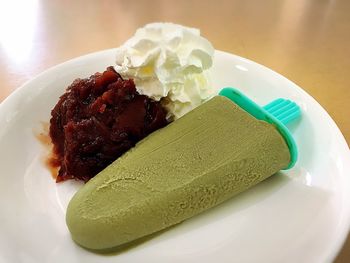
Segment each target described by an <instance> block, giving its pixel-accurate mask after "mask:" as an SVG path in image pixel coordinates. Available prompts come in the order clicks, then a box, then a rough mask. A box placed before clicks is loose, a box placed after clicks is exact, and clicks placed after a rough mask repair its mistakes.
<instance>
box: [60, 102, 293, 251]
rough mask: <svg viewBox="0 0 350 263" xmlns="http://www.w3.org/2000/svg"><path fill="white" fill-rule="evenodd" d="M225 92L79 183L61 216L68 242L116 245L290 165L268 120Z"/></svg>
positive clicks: (285, 147)
mask: <svg viewBox="0 0 350 263" xmlns="http://www.w3.org/2000/svg"><path fill="white" fill-rule="evenodd" d="M227 97H230V96H227ZM227 97H225V96H215V97H214V98H212V99H211V100H209V101H207V102H206V103H204V104H202V105H201V106H199V107H197V108H196V109H194V110H192V111H191V112H189V113H187V114H186V115H185V116H183V117H182V118H180V119H178V120H176V121H175V122H173V123H171V124H169V125H168V126H167V127H165V128H162V129H160V130H158V131H156V132H154V133H152V134H151V135H149V136H147V137H146V138H145V139H143V140H142V141H141V142H139V143H138V144H137V145H136V146H135V147H134V148H132V149H131V150H130V151H128V152H127V153H126V154H124V155H123V156H122V157H121V158H119V159H117V160H116V161H115V162H114V163H112V164H111V165H110V166H108V167H107V168H106V169H105V170H103V171H102V172H100V173H99V174H98V175H97V176H96V177H95V178H93V179H91V180H90V181H89V182H88V183H87V184H86V185H85V186H84V187H82V188H81V189H80V190H79V191H78V192H77V193H76V194H75V196H74V197H73V198H72V200H71V201H70V203H69V206H68V209H67V214H66V222H67V226H68V228H69V230H70V232H71V235H72V238H73V240H75V241H76V243H78V244H79V245H81V246H82V247H85V248H88V249H94V250H102V249H109V248H113V247H117V246H120V245H122V244H125V243H128V242H130V241H133V240H136V239H138V238H141V237H143V236H146V235H150V234H152V233H155V232H157V231H160V230H162V229H165V228H167V227H169V226H172V225H174V224H177V223H179V222H182V221H184V220H186V219H188V218H191V217H192V216H194V215H196V214H199V213H201V212H202V211H204V210H206V209H209V208H211V207H213V206H215V205H217V204H219V203H222V202H223V201H225V200H227V199H229V198H231V197H232V196H234V195H236V194H238V193H240V192H242V191H244V190H246V189H248V188H250V187H252V186H253V185H255V184H257V183H259V182H260V181H262V180H264V179H266V178H267V177H269V176H271V175H272V174H274V173H276V172H277V171H279V170H281V169H284V168H288V167H290V166H291V165H293V162H295V160H293V158H295V154H294V155H293V156H294V157H293V158H292V155H291V151H290V145H289V144H290V143H288V142H287V140H286V139H285V137H284V136H283V135H282V134H281V133H280V131H279V130H278V129H277V128H276V125H275V124H271V123H268V122H266V121H262V120H258V119H257V118H256V117H253V115H251V114H250V113H248V112H247V111H245V110H243V109H242V108H241V107H239V106H238V105H237V104H235V103H234V102H233V101H232V100H230V99H229V98H227Z"/></svg>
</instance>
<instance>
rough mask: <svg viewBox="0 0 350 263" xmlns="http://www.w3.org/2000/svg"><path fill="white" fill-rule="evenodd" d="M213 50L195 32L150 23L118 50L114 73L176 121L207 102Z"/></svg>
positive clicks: (174, 25) (210, 92)
mask: <svg viewBox="0 0 350 263" xmlns="http://www.w3.org/2000/svg"><path fill="white" fill-rule="evenodd" d="M213 54H214V48H213V46H212V45H211V43H210V42H209V41H208V40H207V39H205V38H203V37H202V36H200V31H199V30H198V29H195V28H189V27H184V26H181V25H176V24H172V23H152V24H148V25H146V26H144V27H143V28H140V29H138V30H137V31H136V33H135V35H134V36H133V37H132V38H130V39H129V40H128V41H126V42H125V43H124V44H123V45H122V46H121V47H119V48H118V49H117V56H116V66H115V68H116V71H117V72H118V73H120V74H121V76H122V77H123V78H127V79H128V78H132V79H134V81H135V85H136V88H137V91H138V92H139V93H140V94H144V95H147V96H149V97H151V98H153V99H155V100H157V101H159V100H161V101H162V103H163V104H164V106H165V107H166V108H167V110H168V112H169V113H168V118H169V119H177V118H180V117H181V116H183V115H184V114H186V113H187V112H189V111H190V110H192V109H193V108H195V107H197V106H198V105H200V104H201V103H202V102H203V101H205V100H207V99H208V98H210V97H211V96H212V95H213V94H214V91H213V88H212V85H211V81H210V72H209V69H210V67H211V66H212V63H213V59H212V57H213Z"/></svg>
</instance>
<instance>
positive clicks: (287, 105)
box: [219, 87, 301, 170]
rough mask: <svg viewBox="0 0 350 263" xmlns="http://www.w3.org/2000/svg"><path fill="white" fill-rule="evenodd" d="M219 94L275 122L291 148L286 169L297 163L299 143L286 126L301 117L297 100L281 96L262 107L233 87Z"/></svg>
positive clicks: (264, 119)
mask: <svg viewBox="0 0 350 263" xmlns="http://www.w3.org/2000/svg"><path fill="white" fill-rule="evenodd" d="M219 95H221V96H225V97H227V98H229V99H230V100H231V101H233V102H234V103H236V104H237V105H238V106H239V107H241V108H242V109H244V110H245V111H247V112H248V113H249V114H251V115H252V116H254V117H255V118H257V119H258V120H262V121H266V122H268V123H271V124H273V125H274V126H275V127H276V128H277V130H278V131H279V132H280V134H281V135H282V136H283V138H284V139H285V141H286V143H287V146H288V148H289V152H290V156H291V160H290V163H289V165H288V166H287V167H286V168H285V170H287V169H290V168H292V167H293V166H294V165H295V163H296V161H297V159H298V149H297V145H296V143H295V141H294V138H293V136H292V134H291V133H290V132H289V130H288V128H287V127H286V126H285V125H286V124H287V123H289V122H291V121H293V120H296V119H298V118H300V117H301V111H300V108H299V106H298V105H297V104H296V103H295V102H293V101H291V100H285V99H282V98H280V99H276V100H274V101H272V102H270V103H269V104H267V105H266V106H264V107H260V106H259V105H258V104H256V103H255V102H254V101H252V100H251V99H249V98H248V97H247V96H245V95H244V94H243V93H241V92H240V91H239V90H237V89H234V88H231V87H227V88H224V89H222V90H221V91H220V93H219Z"/></svg>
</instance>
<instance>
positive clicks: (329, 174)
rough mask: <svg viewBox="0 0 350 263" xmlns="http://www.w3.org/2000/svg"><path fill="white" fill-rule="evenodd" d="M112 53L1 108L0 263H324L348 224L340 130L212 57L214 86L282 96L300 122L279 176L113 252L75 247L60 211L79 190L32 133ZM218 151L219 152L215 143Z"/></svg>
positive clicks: (24, 90)
mask: <svg viewBox="0 0 350 263" xmlns="http://www.w3.org/2000/svg"><path fill="white" fill-rule="evenodd" d="M114 54H115V50H114V49H111V50H106V51H101V52H97V53H93V54H89V55H86V56H83V57H79V58H77V59H73V60H71V61H68V62H66V63H63V64H61V65H58V66H56V67H54V68H52V69H49V70H47V71H45V72H44V73H42V74H40V75H39V76H37V77H36V78H34V79H33V80H31V81H29V82H27V83H26V84H25V85H24V86H23V87H21V88H20V89H18V90H16V91H15V92H14V93H13V94H12V95H11V96H9V97H8V98H7V99H6V100H5V101H4V102H3V103H2V104H1V105H0V127H1V129H0V211H1V214H0V262H50V263H51V262H152V263H155V262H217V261H218V262H269V263H271V262H293V263H294V262H307V263H310V262H331V261H332V260H333V259H334V258H335V256H336V254H337V252H338V251H339V249H340V248H341V246H342V244H343V242H344V239H345V237H346V235H347V233H348V229H349V223H350V177H349V174H350V154H349V148H348V146H347V144H346V142H345V140H344V138H343V136H342V134H341V133H340V131H339V129H338V128H337V126H336V125H335V123H334V122H333V120H332V119H331V118H330V117H329V115H328V114H327V113H326V112H325V110H324V109H323V108H322V107H321V106H320V105H319V104H318V103H317V102H316V101H315V100H314V99H313V98H312V97H311V96H310V95H308V94H307V93H306V92H305V91H303V90H302V89H301V88H299V87H298V86H296V85H295V84H293V83H292V82H291V81H289V80H287V79H286V78H284V77H283V76H281V75H279V74H277V73H276V72H274V71H272V70H270V69H268V68H266V67H264V66H261V65H259V64H257V63H254V62H252V61H250V60H247V59H244V58H241V57H238V56H235V55H231V54H228V53H224V52H221V51H216V53H215V59H214V66H213V69H212V76H213V85H214V87H215V88H216V89H217V90H219V89H221V88H223V87H226V86H233V87H236V88H238V89H240V90H241V91H242V92H244V93H245V94H246V95H247V96H248V97H250V98H252V99H253V100H255V101H256V102H257V103H258V104H261V105H264V104H266V103H267V102H269V101H271V100H273V99H275V98H279V97H284V98H289V99H291V100H293V101H295V102H296V103H298V104H299V105H300V107H301V108H302V115H303V116H302V119H301V120H299V121H297V122H295V123H293V124H292V125H291V126H289V128H290V130H291V131H292V132H293V134H294V137H295V139H296V142H297V144H298V147H299V153H300V157H299V161H298V162H297V165H296V166H295V168H293V169H291V170H289V171H282V172H280V173H278V174H276V175H274V176H272V177H271V178H269V179H267V180H266V181H264V182H262V183H260V184H259V185H257V186H255V187H253V188H252V189H250V190H248V191H246V192H244V193H242V194H240V195H238V196H236V197H234V198H233V199H231V200H229V201H227V202H225V203H223V204H222V205H220V206H218V207H216V208H213V209H211V210H209V211H207V212H204V213H202V214H201V215H199V216H196V217H194V218H192V219H190V220H187V221H185V222H183V223H181V224H178V225H177V226H175V227H172V228H170V229H168V230H166V231H163V232H162V233H159V234H156V235H153V236H152V237H150V238H148V239H147V240H143V241H142V242H138V243H137V244H134V245H133V246H131V247H128V248H125V249H123V250H119V251H117V252H115V253H113V254H96V253H93V252H90V251H87V250H85V249H82V248H81V247H79V246H77V245H76V244H75V243H74V242H73V241H72V240H71V238H70V234H69V232H68V230H67V227H66V225H65V210H66V207H67V204H68V202H69V200H70V198H71V197H72V195H73V194H74V192H75V191H76V190H77V189H78V188H79V187H81V186H82V185H81V184H80V183H78V182H75V181H68V182H64V183H60V184H56V183H55V182H54V180H53V179H52V177H51V175H50V172H49V170H48V169H47V168H46V167H45V165H44V162H43V160H44V157H45V154H47V153H46V149H45V147H43V144H42V142H40V140H38V133H39V132H40V131H41V130H42V129H43V123H48V120H49V117H50V110H51V108H52V107H53V106H54V105H55V103H56V102H57V100H58V97H59V96H60V95H61V94H62V93H63V92H64V90H65V88H66V87H67V86H68V85H69V84H70V83H71V82H72V81H73V80H74V79H76V78H78V77H87V76H89V75H91V74H92V73H94V72H96V71H102V70H103V69H104V68H106V67H107V66H109V65H113V64H114ZM218 147H220V145H218Z"/></svg>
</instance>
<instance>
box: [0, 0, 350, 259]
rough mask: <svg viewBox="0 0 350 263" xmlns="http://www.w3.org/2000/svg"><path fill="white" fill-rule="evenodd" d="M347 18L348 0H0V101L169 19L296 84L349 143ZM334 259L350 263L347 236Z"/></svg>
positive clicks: (349, 26)
mask: <svg viewBox="0 0 350 263" xmlns="http://www.w3.org/2000/svg"><path fill="white" fill-rule="evenodd" d="M349 14H350V1H347V0H343V1H342V0H265V1H261V0H215V1H212V0H205V1H203V0H197V1H191V0H177V1H165V0H164V1H161V0H159V1H147V0H144V1H128V0H120V1H114V0H110V1H107V0H101V1H97V0H96V1H92V0H76V1H69V0H52V1H44V0H41V1H40V0H0V102H1V101H2V100H4V99H5V98H6V97H7V96H8V95H9V94H10V93H11V92H13V91H14V90H15V89H16V88H18V87H20V86H21V85H22V84H23V83H24V82H25V81H27V80H29V79H31V78H33V77H35V76H36V75H37V74H38V73H40V72H42V71H44V70H45V69H47V68H49V67H51V66H54V65H56V64H58V63H61V62H64V61H66V60H68V59H71V58H74V57H77V56H80V55H83V54H87V53H90V52H94V51H98V50H103V49H108V48H113V47H117V46H119V45H120V44H122V43H123V42H124V41H125V40H126V39H127V38H129V37H130V36H131V35H132V34H133V33H134V31H135V29H136V28H138V27H140V26H142V25H144V24H146V23H149V22H155V21H169V22H174V23H180V24H183V25H187V26H192V27H197V28H200V29H201V32H202V34H203V35H204V36H205V37H207V38H208V39H209V40H210V41H211V42H212V43H213V45H214V47H215V48H216V49H219V50H224V51H228V52H231V53H234V54H237V55H240V56H243V57H246V58H249V59H251V60H254V61H256V62H258V63H261V64H263V65H265V66H267V67H269V68H271V69H273V70H275V71H277V72H279V73H281V74H282V75H284V76H286V77H287V78H289V79H290V80H292V81H293V82H295V83H297V84H298V85H299V86H300V87H302V88H303V89H304V90H306V91H307V92H308V93H309V94H311V95H312V96H313V97H314V98H315V99H316V100H317V101H318V102H319V103H320V104H321V105H322V106H323V107H324V108H325V109H326V110H327V111H328V113H329V114H330V115H331V117H332V118H333V119H334V120H335V122H336V123H337V125H338V126H339V128H340V130H341V131H342V133H343V134H344V136H345V138H346V140H347V142H348V143H349V142H350V121H349V109H350V107H349V103H350V70H349V69H350V15H349ZM349 176H350V175H349ZM336 262H337V263H342V262H344V263H345V262H350V239H348V240H347V242H346V244H345V246H344V248H343V249H342V251H341V253H340V255H339V256H338V258H337V260H336Z"/></svg>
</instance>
